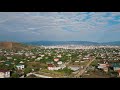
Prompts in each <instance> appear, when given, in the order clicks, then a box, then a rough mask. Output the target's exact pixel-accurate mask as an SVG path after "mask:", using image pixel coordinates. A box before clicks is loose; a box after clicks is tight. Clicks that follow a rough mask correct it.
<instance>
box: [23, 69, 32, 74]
mask: <svg viewBox="0 0 120 90" xmlns="http://www.w3.org/2000/svg"><path fill="white" fill-rule="evenodd" d="M31 71H32V69H31V68H25V69H24V74H27V73H30V72H31Z"/></svg>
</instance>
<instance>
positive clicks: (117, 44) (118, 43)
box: [101, 41, 120, 46]
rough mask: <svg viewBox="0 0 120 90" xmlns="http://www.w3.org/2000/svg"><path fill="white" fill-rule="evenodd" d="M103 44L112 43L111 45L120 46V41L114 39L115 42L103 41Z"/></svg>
mask: <svg viewBox="0 0 120 90" xmlns="http://www.w3.org/2000/svg"><path fill="white" fill-rule="evenodd" d="M101 44H103V45H111V46H120V41H114V42H105V43H101Z"/></svg>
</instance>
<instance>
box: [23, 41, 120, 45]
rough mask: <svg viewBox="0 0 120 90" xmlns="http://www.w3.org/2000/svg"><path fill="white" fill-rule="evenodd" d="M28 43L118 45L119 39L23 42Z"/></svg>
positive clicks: (119, 43)
mask: <svg viewBox="0 0 120 90" xmlns="http://www.w3.org/2000/svg"><path fill="white" fill-rule="evenodd" d="M25 44H28V45H44V46H50V45H86V46H89V45H95V46H99V45H111V46H120V41H115V42H105V43H98V42H90V41H34V42H25Z"/></svg>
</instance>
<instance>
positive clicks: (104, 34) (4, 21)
mask: <svg viewBox="0 0 120 90" xmlns="http://www.w3.org/2000/svg"><path fill="white" fill-rule="evenodd" d="M40 40H60V41H66V40H69V41H72V40H74V41H97V42H109V41H120V12H0V41H40Z"/></svg>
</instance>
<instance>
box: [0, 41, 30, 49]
mask: <svg viewBox="0 0 120 90" xmlns="http://www.w3.org/2000/svg"><path fill="white" fill-rule="evenodd" d="M0 48H1V49H30V48H32V46H30V45H26V44H22V43H18V42H0Z"/></svg>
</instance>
